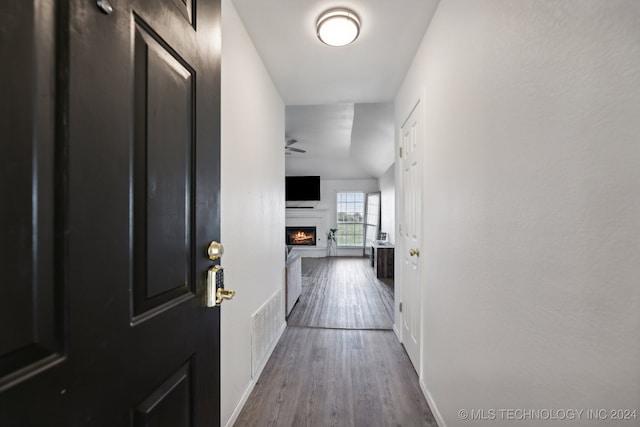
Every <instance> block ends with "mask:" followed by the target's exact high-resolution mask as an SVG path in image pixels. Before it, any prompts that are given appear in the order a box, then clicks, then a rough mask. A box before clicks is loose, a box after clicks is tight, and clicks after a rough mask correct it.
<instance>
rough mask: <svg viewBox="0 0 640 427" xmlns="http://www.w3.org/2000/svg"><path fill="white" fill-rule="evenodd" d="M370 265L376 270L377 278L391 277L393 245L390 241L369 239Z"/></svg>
mask: <svg viewBox="0 0 640 427" xmlns="http://www.w3.org/2000/svg"><path fill="white" fill-rule="evenodd" d="M369 246H370V247H371V267H373V268H375V270H376V277H377V278H378V279H393V253H394V250H395V248H394V246H393V245H392V244H390V243H387V242H383V243H381V242H380V241H378V240H370V241H369Z"/></svg>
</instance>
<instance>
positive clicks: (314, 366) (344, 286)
mask: <svg viewBox="0 0 640 427" xmlns="http://www.w3.org/2000/svg"><path fill="white" fill-rule="evenodd" d="M302 276H303V290H302V296H301V298H300V302H299V303H298V304H297V305H296V306H295V307H294V309H293V311H292V312H291V316H290V317H289V325H288V326H287V329H286V330H285V332H284V334H283V336H282V338H281V339H280V342H279V343H278V345H277V346H276V348H275V351H274V352H273V355H272V356H271V358H270V359H269V361H268V362H267V365H266V367H265V369H264V371H263V373H262V375H261V377H260V379H259V380H258V382H257V384H256V387H255V389H254V390H253V392H252V394H251V396H250V397H249V399H248V401H247V403H246V404H245V406H244V409H243V410H242V412H241V413H240V416H239V417H238V420H237V421H236V423H235V425H236V426H266V425H268V426H329V425H331V426H391V425H394V426H433V427H435V426H436V423H435V421H434V419H433V416H432V414H431V411H430V409H429V406H428V405H427V402H426V400H425V398H424V396H423V394H422V391H421V390H420V386H419V384H418V377H417V375H416V373H415V371H414V369H413V366H412V365H411V363H410V361H409V358H408V357H407V355H406V353H405V352H404V349H403V348H402V346H401V344H400V343H399V342H398V339H397V337H396V336H395V334H394V332H393V331H392V330H391V329H390V326H391V323H389V321H390V319H391V317H390V312H389V311H388V310H392V307H393V288H392V283H389V282H387V283H385V282H382V281H379V280H378V279H376V278H375V275H374V273H373V269H371V268H370V267H369V266H368V260H367V259H366V258H320V259H311V258H306V259H304V262H303V271H302ZM336 296H339V298H336ZM327 313H328V314H329V315H327ZM293 323H295V325H293Z"/></svg>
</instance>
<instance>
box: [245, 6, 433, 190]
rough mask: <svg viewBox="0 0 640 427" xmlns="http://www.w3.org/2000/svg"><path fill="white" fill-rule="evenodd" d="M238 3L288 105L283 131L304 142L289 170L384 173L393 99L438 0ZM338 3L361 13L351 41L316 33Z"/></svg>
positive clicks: (352, 175) (331, 174) (389, 153)
mask: <svg viewBox="0 0 640 427" xmlns="http://www.w3.org/2000/svg"><path fill="white" fill-rule="evenodd" d="M233 3H234V5H235V7H236V9H237V11H238V14H239V15H240V18H241V19H242V21H243V22H244V24H245V27H246V28H247V32H248V33H249V36H250V37H251V39H252V41H253V43H254V45H255V46H256V49H257V51H258V53H259V55H260V56H261V58H262V60H263V62H264V64H265V67H266V68H267V70H268V72H269V74H270V75H271V78H272V80H273V82H274V84H275V86H276V87H277V89H278V91H279V92H280V95H281V96H282V98H283V100H284V102H285V104H286V106H287V109H286V126H285V128H286V137H287V138H295V139H297V140H298V141H299V143H297V144H296V145H295V147H296V148H301V149H304V150H307V153H305V154H293V155H290V156H287V160H286V168H287V170H286V173H287V174H288V175H305V174H308V175H321V176H322V177H324V178H333V179H338V178H343V179H347V178H366V177H377V176H380V175H381V174H382V173H384V172H385V171H386V170H387V169H388V167H389V166H390V165H391V164H392V163H393V106H392V104H391V103H392V102H393V99H394V97H395V94H396V92H397V90H398V88H399V87H400V84H401V83H402V79H403V78H404V75H405V73H406V71H407V69H408V67H409V65H410V64H411V61H412V59H413V56H414V55H415V52H416V49H417V47H418V45H419V44H420V41H421V40H422V37H423V35H424V33H425V31H426V28H427V26H428V24H429V22H430V21H431V17H432V15H433V13H434V11H435V8H436V6H437V4H438V0H344V1H336V0H233ZM335 7H346V8H350V9H352V10H354V11H355V12H356V13H357V14H358V15H359V17H360V21H361V30H360V36H359V37H358V39H357V40H356V41H355V42H353V43H352V44H351V45H348V46H344V47H329V46H326V45H325V44H323V43H321V42H320V41H319V40H318V39H317V37H316V34H315V24H316V20H317V19H318V16H319V15H320V14H321V13H322V12H324V11H325V10H327V9H331V8H335ZM283 139H284V136H283ZM283 145H284V141H283Z"/></svg>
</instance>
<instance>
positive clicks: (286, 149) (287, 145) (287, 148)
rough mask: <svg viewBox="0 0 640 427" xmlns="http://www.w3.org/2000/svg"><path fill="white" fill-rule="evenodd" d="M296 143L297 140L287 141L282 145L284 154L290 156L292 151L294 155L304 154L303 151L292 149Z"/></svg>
mask: <svg viewBox="0 0 640 427" xmlns="http://www.w3.org/2000/svg"><path fill="white" fill-rule="evenodd" d="M296 142H298V140H297V139H287V140H286V142H285V145H284V154H291V152H292V151H295V152H296V153H306V151H305V150H301V149H299V148H294V147H292V145H293V144H295V143H296Z"/></svg>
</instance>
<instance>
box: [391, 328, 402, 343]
mask: <svg viewBox="0 0 640 427" xmlns="http://www.w3.org/2000/svg"><path fill="white" fill-rule="evenodd" d="M393 332H395V334H396V337H397V338H398V341H400V342H402V335H400V329H398V326H396V325H395V324H394V325H393Z"/></svg>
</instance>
